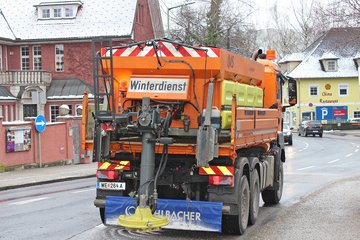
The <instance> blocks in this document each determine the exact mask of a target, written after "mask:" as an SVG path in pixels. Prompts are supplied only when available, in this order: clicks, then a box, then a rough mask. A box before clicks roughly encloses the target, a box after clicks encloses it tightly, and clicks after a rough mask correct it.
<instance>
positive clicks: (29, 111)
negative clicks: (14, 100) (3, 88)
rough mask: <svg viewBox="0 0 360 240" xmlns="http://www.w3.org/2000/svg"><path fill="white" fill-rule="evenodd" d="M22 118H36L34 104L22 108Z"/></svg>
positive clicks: (35, 106)
mask: <svg viewBox="0 0 360 240" xmlns="http://www.w3.org/2000/svg"><path fill="white" fill-rule="evenodd" d="M23 113H24V118H26V117H36V116H37V105H36V104H27V105H24V107H23Z"/></svg>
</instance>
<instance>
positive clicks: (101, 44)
mask: <svg viewBox="0 0 360 240" xmlns="http://www.w3.org/2000/svg"><path fill="white" fill-rule="evenodd" d="M91 48H92V64H93V77H94V100H95V117H96V118H97V119H98V120H100V121H101V120H105V121H106V120H107V121H108V120H112V121H114V120H115V114H116V113H115V107H114V106H115V98H114V69H113V58H112V56H113V45H112V40H111V39H93V40H92V43H91ZM101 48H106V49H107V54H105V55H104V56H101V53H100V52H99V51H98V50H99V49H101ZM103 64H106V65H107V64H110V67H109V66H106V67H107V69H109V70H110V71H108V72H105V69H104V66H103ZM104 101H106V103H107V104H105V106H106V109H103V107H102V105H101V103H102V102H104Z"/></svg>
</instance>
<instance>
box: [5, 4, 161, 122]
mask: <svg viewBox="0 0 360 240" xmlns="http://www.w3.org/2000/svg"><path fill="white" fill-rule="evenodd" d="M163 36H164V31H163V27H162V21H161V16H160V7H159V3H158V0H137V1H136V0H135V1H134V0H103V1H98V0H75V1H74V0H71V1H70V0H48V1H38V0H28V1H22V0H2V1H1V2H0V115H2V116H3V117H4V119H3V120H4V121H5V122H7V121H15V120H23V119H25V118H26V117H35V116H37V115H39V114H42V115H45V117H46V119H47V121H55V119H56V117H57V116H58V115H59V107H60V106H61V105H64V104H65V105H68V107H69V110H70V114H72V115H76V114H77V113H78V111H77V109H78V108H79V106H80V105H81V101H82V98H83V93H84V91H85V90H86V91H88V92H90V93H92V84H93V77H92V73H93V67H92V40H93V39H100V38H111V39H112V40H113V44H114V45H121V44H125V43H129V42H133V41H140V40H146V39H152V38H160V37H163ZM89 96H90V97H91V94H90V95H89Z"/></svg>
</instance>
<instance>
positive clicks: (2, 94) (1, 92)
mask: <svg viewBox="0 0 360 240" xmlns="http://www.w3.org/2000/svg"><path fill="white" fill-rule="evenodd" d="M0 100H16V97H14V96H13V95H12V94H11V93H10V92H9V90H7V89H6V88H5V87H2V86H0Z"/></svg>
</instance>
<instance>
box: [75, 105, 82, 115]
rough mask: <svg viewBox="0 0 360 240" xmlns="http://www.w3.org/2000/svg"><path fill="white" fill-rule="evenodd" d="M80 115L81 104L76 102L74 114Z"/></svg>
mask: <svg viewBox="0 0 360 240" xmlns="http://www.w3.org/2000/svg"><path fill="white" fill-rule="evenodd" d="M81 115H82V105H81V104H76V105H75V116H81Z"/></svg>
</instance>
